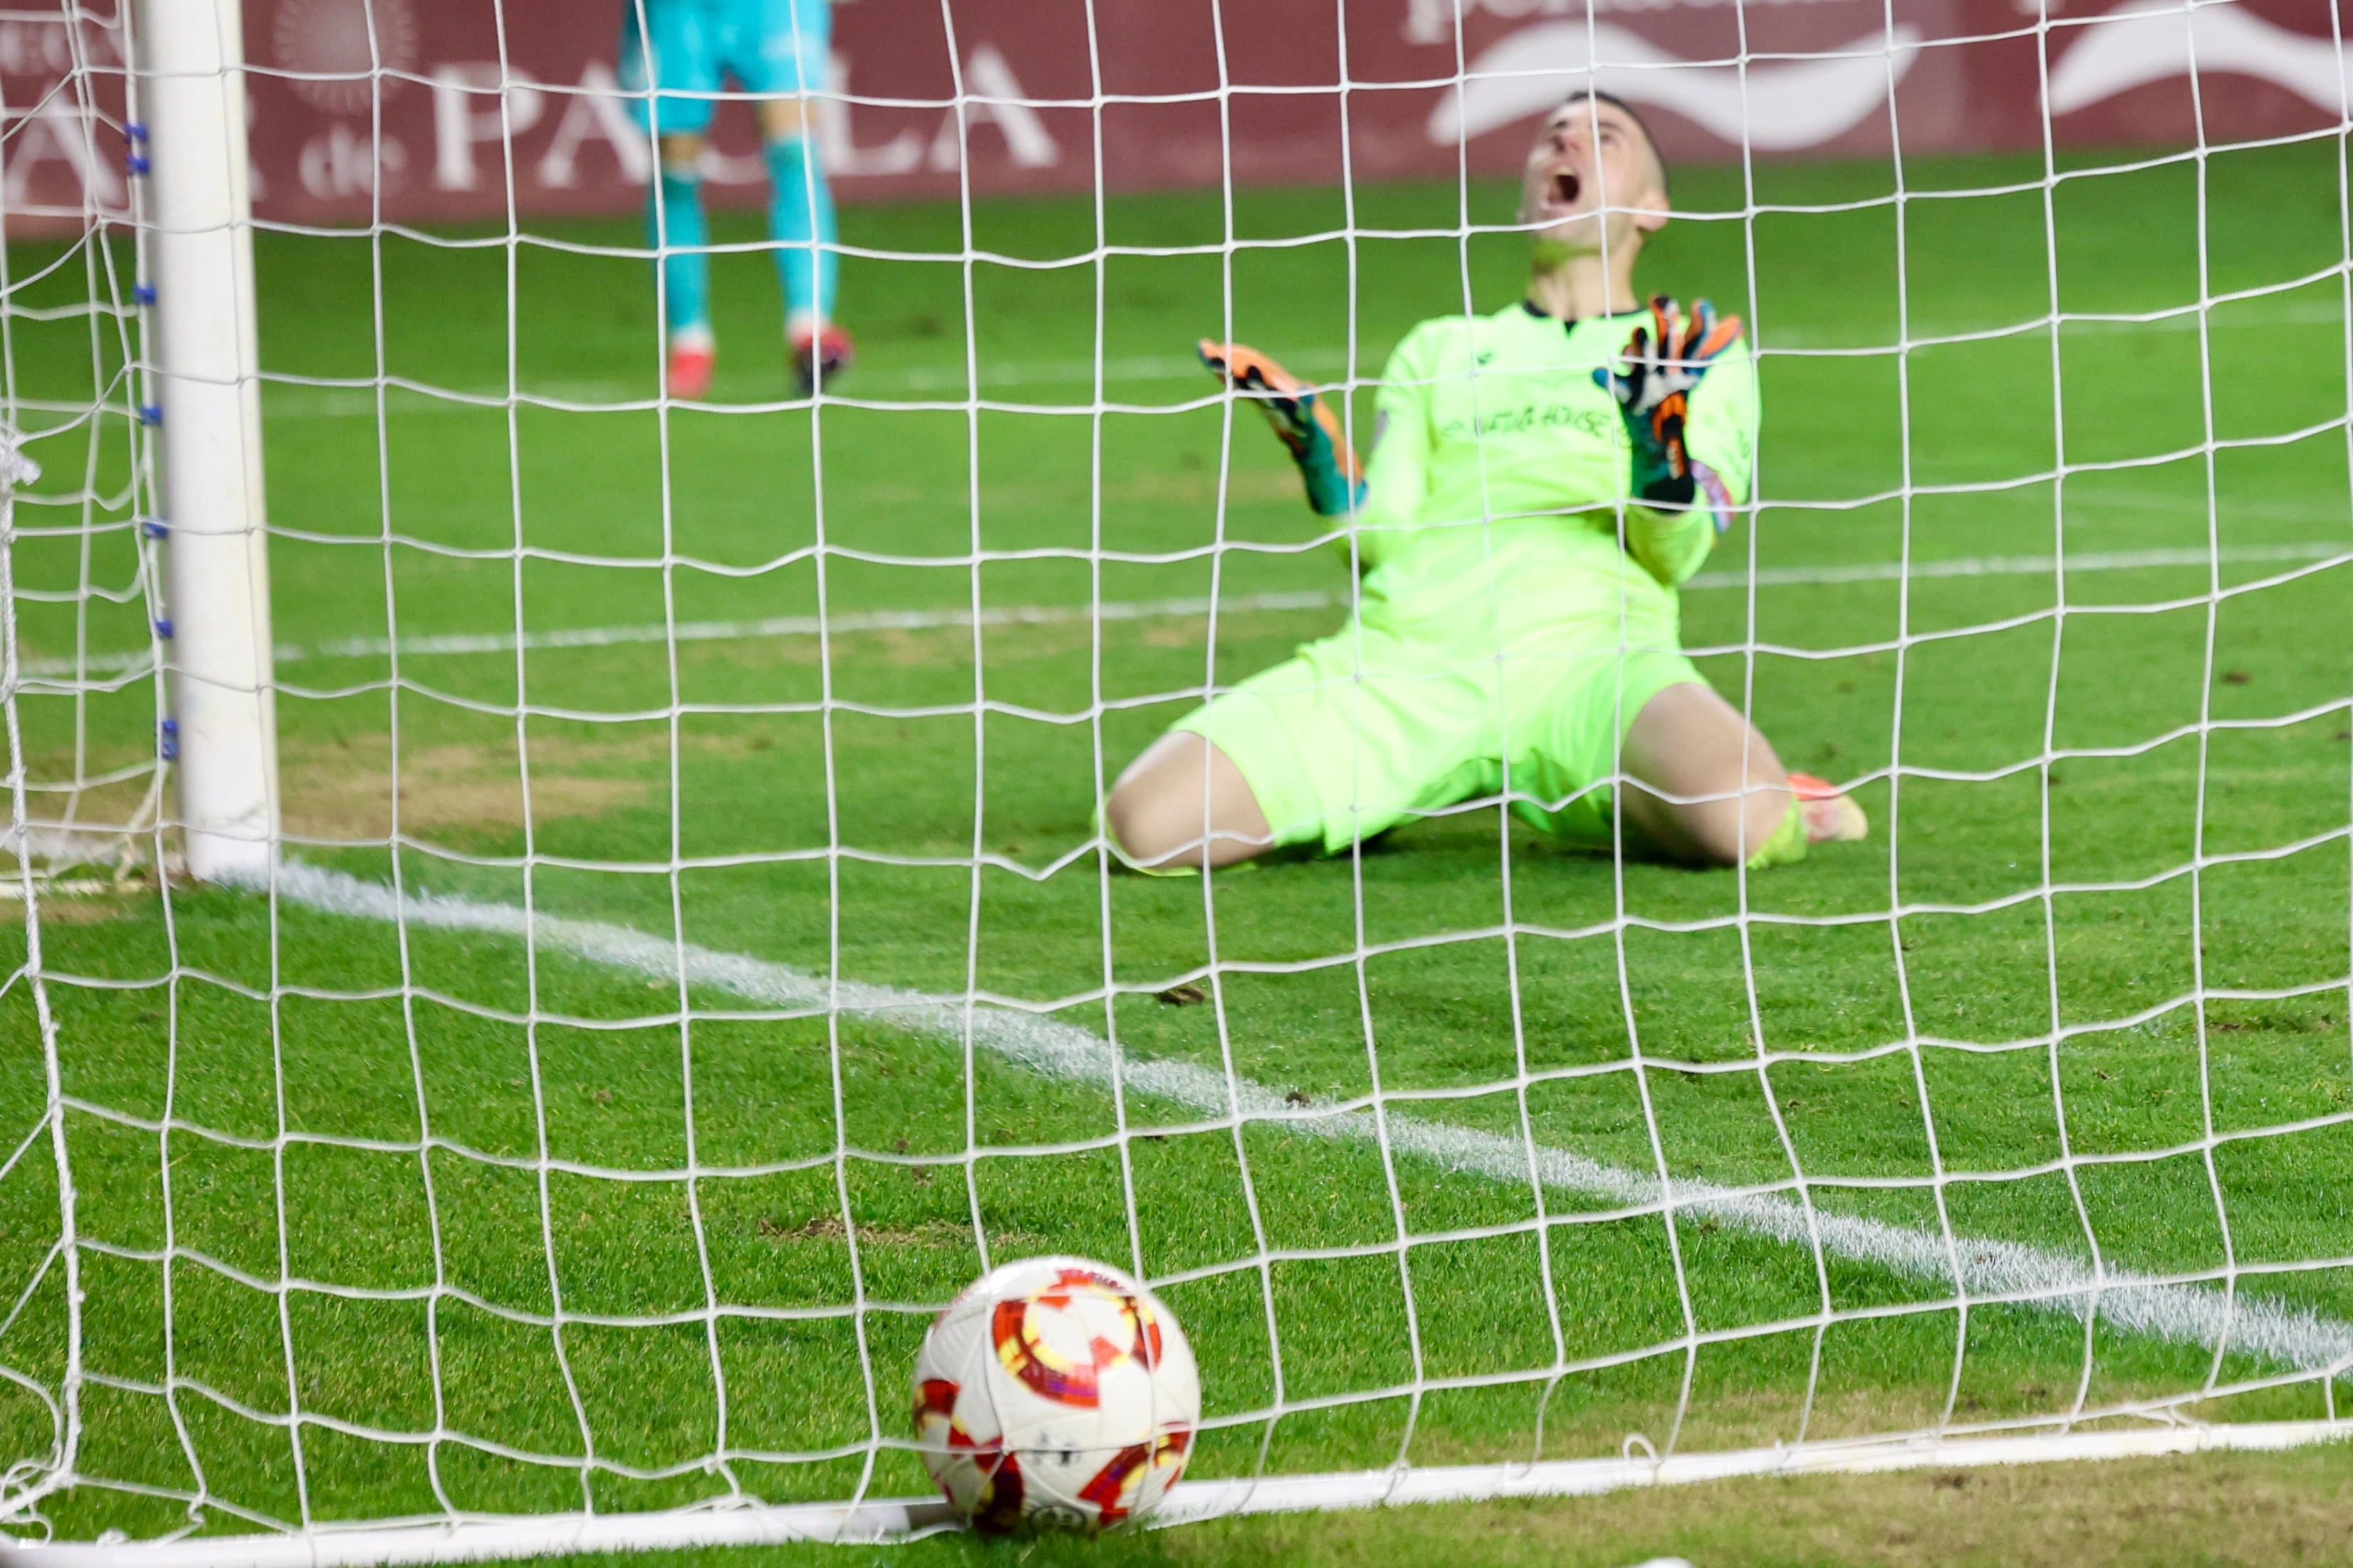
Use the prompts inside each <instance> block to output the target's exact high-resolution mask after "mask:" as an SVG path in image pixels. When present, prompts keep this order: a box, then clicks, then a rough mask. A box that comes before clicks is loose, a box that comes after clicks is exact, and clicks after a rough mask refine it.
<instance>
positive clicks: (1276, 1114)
mask: <svg viewBox="0 0 2353 1568" xmlns="http://www.w3.org/2000/svg"><path fill="white" fill-rule="evenodd" d="M254 886H255V887H256V888H257V889H259V887H260V886H261V884H259V883H256V884H254ZM275 887H276V890H277V894H278V897H279V898H280V899H281V900H286V901H288V902H290V903H294V904H298V905H301V906H302V907H304V908H307V909H311V910H319V911H321V912H323V913H328V914H336V915H343V916H348V917H351V918H354V919H361V920H372V921H385V922H389V923H404V924H406V925H410V926H417V927H424V928H427V929H432V930H439V931H475V932H481V933H485V934H494V935H500V936H505V937H511V938H513V939H515V940H518V941H523V942H532V943H533V944H535V945H537V946H538V947H540V948H542V949H543V950H547V951H552V952H562V953H565V954H567V955H568V956H570V957H572V958H575V959H577V960H579V961H581V962H583V963H590V964H595V965H597V966H599V967H602V968H607V969H613V970H618V971H621V972H624V973H629V974H634V975H640V976H643V977H645V978H648V979H652V980H660V981H673V982H674V981H676V980H678V979H680V978H681V976H682V977H683V978H684V979H685V981H686V982H687V983H688V984H690V985H697V986H703V987H707V988H709V989H712V990H715V991H722V992H725V993H727V994H731V995H733V996H736V997H739V998H741V999H743V1000H744V1001H747V1002H754V1003H758V1004H761V1005H767V1006H773V1007H780V1008H808V1007H830V1008H832V1009H834V1010H836V1011H839V1012H840V1013H844V1014H851V1015H855V1016H860V1017H863V1018H868V1019H871V1020H873V1021H875V1022H878V1023H881V1024H885V1025H887V1026H891V1027H892V1028H896V1029H900V1030H902V1031H904V1032H906V1033H909V1034H913V1035H921V1036H929V1037H932V1038H934V1039H935V1040H939V1041H942V1042H944V1043H947V1044H951V1045H956V1046H961V1044H962V1042H963V1041H964V1040H965V1037H966V1036H967V1033H968V1034H969V1037H970V1038H971V1039H972V1041H973V1043H974V1044H975V1045H976V1046H978V1047H981V1048H983V1049H986V1050H988V1051H990V1052H992V1053H993V1054H995V1055H997V1056H998V1057H1000V1058H1004V1059H1005V1060H1007V1061H1008V1062H1010V1063H1013V1064H1014V1065H1016V1066H1018V1067H1021V1068H1026V1069H1028V1070H1029V1071H1030V1072H1033V1073H1035V1074H1037V1075H1038V1076H1039V1077H1041V1078H1045V1079H1052V1080H1055V1081H1059V1082H1063V1083H1071V1084H1078V1085H1083V1086H1086V1087H1089V1088H1092V1089H1100V1090H1103V1091H1109V1090H1110V1089H1112V1088H1113V1084H1114V1083H1117V1084H1119V1085H1120V1086H1122V1087H1123V1088H1124V1089H1126V1090H1127V1091H1129V1092H1132V1093H1137V1094H1144V1095H1148V1096H1150V1097H1152V1098H1154V1099H1156V1100H1166V1101H1167V1102H1169V1103H1170V1104H1172V1105H1177V1106H1181V1107H1183V1108H1184V1109H1186V1110H1188V1111H1190V1112H1192V1113H1193V1114H1194V1115H1196V1116H1201V1117H1211V1118H1220V1119H1221V1118H1225V1117H1228V1116H1240V1117H1243V1118H1246V1119H1250V1120H1252V1121H1258V1122H1259V1123H1261V1125H1264V1126H1269V1127H1273V1128H1279V1129H1282V1131H1288V1132H1291V1133H1293V1134H1294V1135H1297V1136H1301V1137H1308V1138H1321V1139H1326V1140H1329V1141H1332V1142H1340V1143H1349V1144H1369V1145H1373V1146H1376V1147H1377V1146H1379V1145H1381V1144H1382V1143H1384V1142H1386V1144H1387V1145H1388V1148H1389V1150H1390V1151H1392V1152H1395V1153H1398V1154H1404V1155H1408V1156H1410V1157H1412V1158H1415V1159H1417V1160H1422V1161H1426V1162H1429V1163H1431V1164H1434V1165H1437V1166H1439V1167H1440V1168H1442V1169H1446V1170H1451V1171H1457V1172H1461V1173H1464V1174H1469V1175H1476V1176H1481V1177H1484V1178H1486V1179H1487V1180H1490V1181H1493V1182H1497V1183H1501V1184H1506V1185H1525V1184H1527V1183H1528V1182H1529V1181H1530V1180H1531V1178H1532V1177H1533V1178H1534V1179H1535V1181H1538V1182H1540V1183H1541V1184H1543V1185H1544V1186H1546V1188H1548V1189H1550V1190H1552V1191H1555V1192H1558V1193H1563V1194H1575V1195H1577V1196H1579V1197H1582V1198H1587V1199H1599V1200H1600V1201H1602V1202H1603V1203H1605V1204H1607V1205H1609V1206H1611V1207H1616V1208H1638V1207H1648V1206H1656V1205H1662V1203H1671V1204H1672V1207H1673V1208H1674V1209H1675V1210H1676V1211H1677V1212H1678V1213H1679V1214H1686V1215H1695V1216H1698V1217H1702V1218H1704V1219H1709V1220H1713V1221H1715V1223H1716V1224H1718V1225H1721V1226H1730V1227H1732V1228H1734V1229H1736V1230H1741V1231H1746V1232H1747V1233H1749V1234H1751V1235H1754V1236H1759V1237H1767V1238H1768V1239H1771V1240H1775V1241H1779V1242H1784V1243H1787V1244H1788V1245H1791V1246H1797V1247H1806V1248H1808V1249H1809V1250H1811V1249H1812V1248H1813V1247H1816V1246H1817V1245H1819V1247H1820V1249H1821V1251H1822V1252H1823V1253H1825V1254H1827V1255H1830V1256H1833V1257H1837V1258H1845V1259H1848V1260H1850V1261H1853V1262H1857V1263H1862V1264H1867V1265H1872V1266H1875V1267H1878V1268H1883V1269H1886V1270H1887V1271H1889V1272H1891V1273H1894V1274H1896V1275H1900V1276H1902V1277H1904V1278H1905V1279H1915V1280H1919V1281H1923V1282H1925V1283H1928V1284H1931V1285H1934V1286H1936V1288H1938V1289H1944V1290H1955V1289H1957V1291H1958V1292H1959V1293H1960V1294H1962V1295H1965V1296H1966V1297H1967V1298H1968V1299H1970V1300H1983V1299H1988V1298H2000V1299H2003V1300H2012V1301H2018V1302H2022V1303H2023V1304H2025V1305H2028V1306H2030V1307H2032V1308H2036V1309H2040V1310H2044V1311H2049V1312H2053V1313H2058V1314H2062V1315H2064V1316H2068V1317H2072V1318H2074V1319H2076V1320H2077V1321H2083V1320H2084V1319H2085V1318H2087V1317H2091V1316H2094V1315H2096V1316H2097V1318H2098V1319H2099V1320H2100V1321H2102V1322H2104V1323H2105V1324H2106V1325H2107V1326H2109V1327H2111V1328H2114V1329H2119V1330H2122V1331H2126V1332H2128V1333H2135V1334H2141V1335H2145V1336H2147V1337H2149V1338H2152V1339H2157V1340H2161V1341H2165V1342H2169V1343H2174V1344H2181V1345H2191V1346H2195V1347H2197V1348H2199V1349H2200V1350H2203V1351H2209V1352H2211V1351H2212V1350H2213V1349H2214V1348H2215V1347H2216V1346H2217V1345H2221V1344H2227V1345H2228V1346H2229V1347H2230V1348H2231V1349H2232V1350H2234V1351H2237V1352H2241V1353H2242V1354H2250V1355H2255V1356H2260V1357H2262V1358H2263V1359H2265V1360H2268V1361H2271V1362H2274V1363H2281V1364H2284V1365H2286V1366H2289V1367H2292V1368H2295V1370H2297V1371H2301V1372H2328V1373H2341V1372H2343V1371H2344V1370H2345V1369H2346V1368H2347V1367H2348V1365H2353V1324H2348V1323H2345V1322H2342V1321H2337V1320H2335V1319H2331V1318H2326V1317H2323V1316H2321V1315H2320V1314H2318V1313H2317V1312H2315V1311H2313V1310H2309V1309H2305V1308H2291V1307H2286V1306H2283V1305H2280V1304H2277V1303H2274V1302H2272V1301H2268V1300H2249V1299H2247V1298H2246V1297H2245V1296H2244V1295H2243V1294H2242V1293H2241V1292H2240V1291H2237V1290H2221V1289H2212V1288H2210V1287H2206V1286H2198V1285H2182V1284H2174V1283H2168V1282H2166V1281H2163V1280H2159V1279H2153V1278H2151V1277H2149V1276H2147V1275H2144V1274H2140V1273H2137V1272H2134V1271H2132V1270H2128V1269H2117V1268H2108V1269H2103V1270H2098V1271H2095V1270H2094V1269H2092V1268H2086V1267H2085V1266H2084V1263H2083V1262H2082V1261H2081V1260H2079V1259H2077V1258H2073V1257H2070V1256H2067V1255H2066V1254H2063V1253H2059V1252H2053V1251H2051V1250H2048V1249H2046V1248H2043V1247H2031V1246H2028V1245H2026V1244H2024V1243H2021V1242H2015V1241H2002V1240H1996V1239H1992V1238H1989V1237H1962V1236H1954V1237H1950V1238H1949V1239H1948V1238H1947V1237H1945V1236H1943V1235H1940V1234H1937V1233H1935V1232H1931V1231H1926V1230H1919V1229H1914V1228H1911V1227H1907V1226H1898V1225H1893V1224H1890V1223H1888V1222H1886V1221H1883V1220H1876V1219H1870V1218H1865V1217H1862V1216H1859V1215H1841V1214H1832V1213H1828V1212H1824V1211H1822V1210H1820V1209H1815V1210H1813V1211H1811V1212H1810V1213H1809V1211H1808V1210H1807V1209H1806V1208H1804V1207H1803V1206H1801V1205H1799V1204H1797V1203H1795V1202H1793V1201H1791V1200H1790V1199H1788V1198H1785V1197H1781V1196H1778V1195H1773V1194H1756V1193H1747V1192H1743V1191H1740V1190H1738V1189H1735V1188H1729V1187H1725V1186H1721V1185H1719V1184H1715V1183H1712V1182H1701V1181H1682V1180H1677V1181H1674V1182H1672V1184H1671V1185H1668V1186H1663V1187H1662V1184H1661V1183H1660V1181H1659V1179H1658V1178H1657V1177H1656V1176H1655V1175H1652V1174H1650V1173H1643V1172H1638V1171H1630V1170H1625V1169H1622V1168H1620V1167H1617V1166H1613V1165H1608V1164H1604V1163H1601V1162H1600V1161H1598V1160H1595V1159H1592V1158H1590V1157H1589V1156H1587V1155H1584V1154H1580V1153H1577V1152H1575V1151H1573V1150H1569V1149H1563V1148H1556V1147H1550V1146H1546V1145H1544V1144H1538V1143H1534V1142H1529V1141H1526V1140H1524V1139H1519V1138H1511V1137H1505V1136H1504V1135H1503V1134H1500V1133H1494V1132H1487V1131H1480V1130H1477V1129H1474V1128H1467V1127H1459V1126H1455V1125H1453V1124H1451V1123H1449V1122H1443V1121H1429V1120H1426V1119H1424V1118H1421V1117H1418V1116H1413V1115H1409V1114H1404V1113H1401V1112H1398V1111H1397V1110H1386V1112H1385V1114H1383V1115H1381V1116H1379V1117H1376V1115H1375V1113H1374V1112H1373V1111H1371V1110H1344V1109H1341V1108H1339V1107H1337V1106H1330V1105H1322V1106H1319V1104H1318V1102H1315V1101H1313V1100H1311V1101H1308V1102H1306V1103H1305V1104H1304V1105H1303V1104H1302V1103H1301V1101H1300V1100H1299V1099H1297V1098H1295V1097H1293V1095H1291V1094H1289V1093H1287V1092H1285V1091H1283V1090H1282V1089H1277V1088H1272V1087H1269V1086H1267V1085H1264V1084H1261V1083H1257V1082H1254V1081H1252V1080H1251V1079H1246V1078H1241V1077H1235V1078H1231V1079H1229V1078H1227V1077H1226V1076H1225V1075H1224V1074H1222V1073H1218V1072H1213V1071H1211V1070H1210V1069H1208V1068H1204V1067H1199V1066H1197V1065H1195V1064H1193V1063H1190V1062H1181V1061H1170V1060H1165V1059H1155V1058H1139V1057H1134V1056H1130V1055H1128V1054H1126V1053H1124V1052H1123V1051H1121V1050H1120V1049H1119V1048H1118V1047H1114V1046H1113V1044H1112V1043H1111V1042H1110V1041H1109V1040H1107V1039H1105V1038H1103V1037H1101V1036H1099V1035H1095V1034H1092V1033H1091V1032H1089V1031H1088V1030H1085V1029H1082V1028H1079V1027H1077V1026H1074V1025H1071V1024H1065V1023H1061V1022H1059V1021H1057V1020H1055V1019H1052V1018H1047V1017H1043V1016H1039V1015H1036V1014H1031V1013H1025V1012H1021V1011H1018V1010H1017V1009H1014V1008H1009V1007H1002V1006H994V1005H986V1004H977V1003H968V1002H964V1001H959V1000H957V999H955V998H952V997H942V996H934V995H927V994H923V993H922V992H917V991H911V990H902V989H900V988H898V987H894V986H884V985H874V984H862V983H859V982H852V981H828V980H825V979H822V978H819V977H818V976H815V975H810V974H806V973H802V972H801V971H799V970H797V969H794V968H792V967H790V966H788V965H786V964H782V963H775V962H772V961H770V960H766V959H761V958H754V957H752V956H750V955H748V954H744V953H732V952H716V951H713V950H712V949H709V948H704V947H699V946H696V945H694V944H692V943H681V942H673V941H670V940H668V939H665V938H660V937H656V936H652V935H649V934H648V933H647V932H645V931H638V930H636V929H634V928H631V927H628V926H619V925H610V924H607V923H604V922H601V921H577V920H567V919H564V918H561V917H557V916H551V915H536V916H534V915H533V914H530V913H527V912H526V911H525V910H522V909H519V908H517V907H515V906H514V905H512V904H501V903H491V902H486V901H482V900H474V899H470V898H464V897H458V896H452V895H448V894H436V893H429V892H414V893H402V892H398V891H396V890H395V889H392V888H390V887H387V886H385V885H384V884H383V883H380V882H369V881H364V880H362V879H359V878H356V877H353V876H350V875H348V874H346V873H343V872H341V871H332V870H326V869H322V868H318V867H312V866H308V865H304V864H302V863H301V862H299V861H290V862H288V863H286V864H284V865H282V866H281V867H280V868H279V869H278V872H277V874H276V879H275ZM1319 1112H1320V1113H1319ZM1956 1273H1957V1276H1958V1278H1957V1279H1956Z"/></svg>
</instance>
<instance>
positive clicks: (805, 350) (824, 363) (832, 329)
mask: <svg viewBox="0 0 2353 1568" xmlns="http://www.w3.org/2000/svg"><path fill="white" fill-rule="evenodd" d="M791 343H792V350H793V375H794V377H795V378H796V379H797V380H798V381H799V383H800V386H801V391H802V392H803V393H804V394H814V393H815V392H816V391H817V389H818V387H819V386H821V385H825V384H829V383H831V382H832V380H833V378H834V377H835V376H837V375H839V374H841V373H842V372H843V371H845V370H848V369H849V366H850V362H851V361H853V360H855V359H856V358H857V357H858V344H857V342H855V341H854V340H852V339H851V337H850V335H849V333H848V332H846V331H842V329H841V328H839V327H838V326H835V325H834V324H833V323H832V322H830V321H828V322H826V323H825V324H824V325H822V326H818V325H816V324H813V323H806V322H805V323H800V324H797V325H796V326H795V327H794V328H793V330H792V334H791Z"/></svg>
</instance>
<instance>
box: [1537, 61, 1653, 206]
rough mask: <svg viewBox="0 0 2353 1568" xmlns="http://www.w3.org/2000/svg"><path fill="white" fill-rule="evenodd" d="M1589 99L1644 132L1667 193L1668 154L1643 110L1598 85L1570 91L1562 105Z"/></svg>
mask: <svg viewBox="0 0 2353 1568" xmlns="http://www.w3.org/2000/svg"><path fill="white" fill-rule="evenodd" d="M1588 99H1589V100H1592V101H1593V102H1595V103H1606V104H1608V105H1609V107H1610V108H1612V109H1614V110H1617V111H1618V112H1619V113H1620V114H1622V115H1624V116H1625V117H1626V118H1627V119H1629V120H1630V121H1633V122H1634V129H1635V130H1637V131H1640V132H1641V133H1642V140H1643V141H1644V142H1646V143H1648V144H1649V146H1650V149H1651V167H1653V168H1655V169H1657V170H1658V171H1659V195H1662V196H1663V195H1666V194H1667V159H1666V154H1664V153H1661V152H1660V151H1659V138H1658V135H1657V134H1656V133H1655V132H1652V131H1651V122H1650V121H1647V120H1645V119H1643V118H1642V111H1641V110H1639V109H1637V108H1635V107H1634V106H1633V105H1632V104H1630V103H1629V102H1627V101H1626V100H1624V99H1622V98H1620V97H1619V96H1618V95H1617V94H1616V93H1614V92H1604V91H1602V90H1601V89H1599V88H1598V87H1588V88H1579V89H1577V91H1575V92H1572V93H1570V94H1569V95H1568V96H1567V98H1564V99H1562V100H1560V106H1561V107H1562V108H1563V109H1567V107H1568V106H1569V105H1570V104H1572V103H1583V102H1585V101H1586V100H1588Z"/></svg>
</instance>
